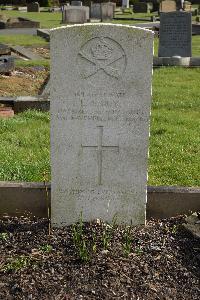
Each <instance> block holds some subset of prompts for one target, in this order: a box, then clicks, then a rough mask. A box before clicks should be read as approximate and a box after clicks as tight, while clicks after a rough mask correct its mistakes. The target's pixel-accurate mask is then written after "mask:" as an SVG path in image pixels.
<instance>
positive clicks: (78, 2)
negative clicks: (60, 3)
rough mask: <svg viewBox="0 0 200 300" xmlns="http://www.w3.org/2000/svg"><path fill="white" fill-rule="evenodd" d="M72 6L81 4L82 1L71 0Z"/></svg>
mask: <svg viewBox="0 0 200 300" xmlns="http://www.w3.org/2000/svg"><path fill="white" fill-rule="evenodd" d="M71 5H72V6H82V1H71Z"/></svg>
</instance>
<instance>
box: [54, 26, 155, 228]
mask: <svg viewBox="0 0 200 300" xmlns="http://www.w3.org/2000/svg"><path fill="white" fill-rule="evenodd" d="M50 41H51V62H52V65H51V162H52V166H51V167H52V198H51V199H52V200H51V201H52V223H53V224H54V225H57V226H61V225H64V224H72V223H74V222H76V221H78V220H79V219H80V213H81V212H82V215H83V220H84V221H91V220H93V219H96V218H101V219H103V220H104V221H109V222H111V221H112V220H113V217H114V216H116V217H117V221H118V222H126V223H130V222H131V220H132V222H133V224H141V223H145V213H146V210H145V208H146V194H147V186H146V184H147V157H148V140H149V119H150V104H151V77H152V63H153V32H151V31H149V30H145V29H141V28H134V27H131V26H124V25H111V24H110V25H108V24H84V25H81V26H78V25H76V26H70V27H66V28H58V29H55V30H52V31H51V37H50ZM130 41H131V42H130ZM63 58H64V59H63ZM144 87H145V88H144Z"/></svg>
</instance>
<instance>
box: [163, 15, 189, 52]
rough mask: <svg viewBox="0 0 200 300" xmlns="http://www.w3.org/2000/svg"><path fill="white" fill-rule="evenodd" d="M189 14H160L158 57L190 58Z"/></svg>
mask: <svg viewBox="0 0 200 300" xmlns="http://www.w3.org/2000/svg"><path fill="white" fill-rule="evenodd" d="M191 40H192V22H191V13H187V12H178V11H176V12H169V13H161V14H160V32H159V50H158V56H161V57H171V56H181V57H191V56H192V44H191Z"/></svg>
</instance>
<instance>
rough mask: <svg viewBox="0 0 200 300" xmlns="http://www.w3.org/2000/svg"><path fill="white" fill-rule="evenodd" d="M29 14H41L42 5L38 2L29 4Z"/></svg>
mask: <svg viewBox="0 0 200 300" xmlns="http://www.w3.org/2000/svg"><path fill="white" fill-rule="evenodd" d="M27 12H40V5H39V3H38V2H32V3H27Z"/></svg>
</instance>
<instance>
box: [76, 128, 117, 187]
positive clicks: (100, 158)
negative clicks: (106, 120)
mask: <svg viewBox="0 0 200 300" xmlns="http://www.w3.org/2000/svg"><path fill="white" fill-rule="evenodd" d="M97 128H98V131H99V132H98V145H97V146H87V145H85V146H84V145H81V147H82V148H94V149H96V150H97V156H98V175H97V178H98V184H99V185H102V161H103V151H104V150H113V151H116V150H117V151H119V146H103V126H97Z"/></svg>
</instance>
